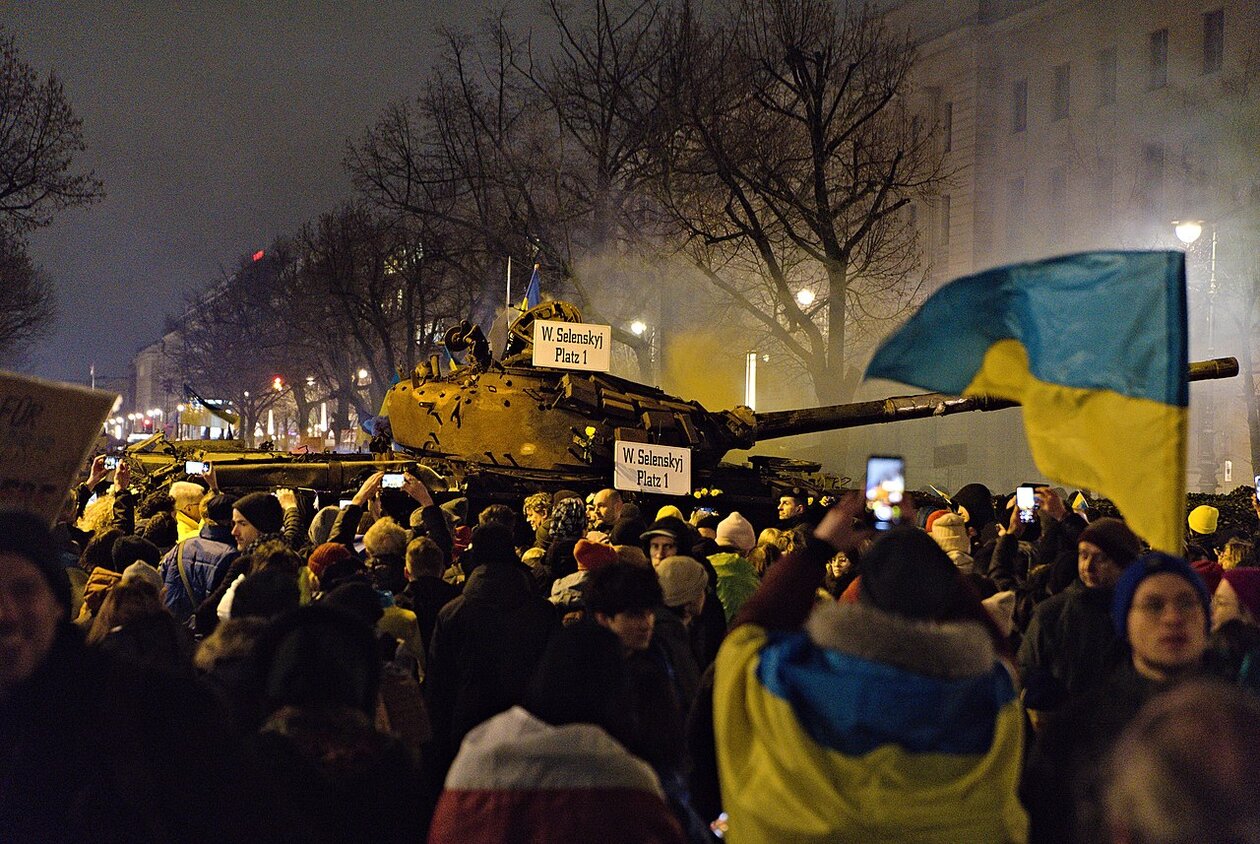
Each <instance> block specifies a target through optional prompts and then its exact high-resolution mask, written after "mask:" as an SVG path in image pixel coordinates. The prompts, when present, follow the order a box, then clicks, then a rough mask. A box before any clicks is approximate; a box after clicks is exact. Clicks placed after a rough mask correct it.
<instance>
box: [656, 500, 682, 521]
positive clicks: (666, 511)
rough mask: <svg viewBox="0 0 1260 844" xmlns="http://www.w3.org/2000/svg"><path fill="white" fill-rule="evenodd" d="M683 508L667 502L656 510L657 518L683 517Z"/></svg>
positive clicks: (658, 519)
mask: <svg viewBox="0 0 1260 844" xmlns="http://www.w3.org/2000/svg"><path fill="white" fill-rule="evenodd" d="M682 517H683V514H682V510H679V509H678V507H677V506H675V505H673V504H666V505H665V506H664V507H662V508H661V509H659V510H657V511H656V520H657V521H658V522H659V521H660V520H661V519H682Z"/></svg>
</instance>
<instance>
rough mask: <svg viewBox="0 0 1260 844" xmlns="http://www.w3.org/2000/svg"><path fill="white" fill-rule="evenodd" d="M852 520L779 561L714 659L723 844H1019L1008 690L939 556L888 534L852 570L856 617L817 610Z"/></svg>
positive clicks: (839, 516) (917, 537)
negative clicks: (732, 843)
mask: <svg viewBox="0 0 1260 844" xmlns="http://www.w3.org/2000/svg"><path fill="white" fill-rule="evenodd" d="M861 507H862V502H861V498H860V496H849V497H846V498H844V499H842V500H841V503H840V504H838V505H836V507H834V508H833V509H832V510H831V511H829V512H828V513H827V514H826V516H824V518H823V520H822V522H821V523H820V524H819V526H818V528H817V529H816V531H815V532H814V533H813V535H811V536H809V537H808V538H807V540H806V544H805V546H804V547H803V548H799V549H797V550H794V551H793V552H791V553H790V554H789V555H788V556H787V557H785V558H784V559H783V560H781V561H780V562H778V563H776V564H775V566H774V567H773V568H771V569H770V571H769V572H768V573H767V575H766V579H765V581H764V583H763V585H762V588H761V589H760V590H759V591H758V592H757V594H756V595H754V596H753V597H752V599H750V600H749V601H748V602H747V603H746V604H745V605H744V607H743V609H742V610H741V612H740V615H739V616H737V617H736V620H735V626H734V627H733V628H732V630H731V632H730V633H729V634H728V635H727V638H726V641H725V642H724V643H723V645H722V649H721V652H720V653H719V655H718V660H717V670H716V675H715V679H714V704H713V713H714V728H715V737H716V746H717V758H718V767H719V774H720V779H721V789H722V802H723V808H724V809H725V810H726V811H727V812H728V814H729V829H730V833H729V834H730V836H731V837H732V838H733V839H734V838H735V837H736V836H737V835H738V838H739V840H741V841H745V842H748V841H752V842H761V841H764V842H771V841H797V842H824V841H838V840H843V841H876V840H878V841H904V840H914V841H929V842H933V841H939V842H955V841H1022V840H1023V838H1024V835H1025V833H1026V826H1027V818H1026V815H1025V814H1024V810H1023V808H1022V806H1021V805H1020V803H1019V800H1018V798H1017V796H1016V789H1017V785H1018V782H1019V775H1020V767H1021V763H1022V757H1023V729H1024V727H1023V714H1022V711H1021V709H1020V707H1019V701H1018V697H1017V695H1016V690H1015V683H1014V679H1013V677H1012V674H1011V671H1010V669H1009V668H1008V666H1007V665H1006V664H1005V663H1004V661H1003V660H1002V659H1001V657H1000V655H999V654H1000V651H999V645H1000V636H999V634H997V632H996V631H995V630H994V628H993V625H992V621H991V620H990V619H989V618H988V616H987V615H986V614H985V612H984V609H983V608H982V607H981V606H980V605H979V601H978V600H977V599H976V597H975V595H974V593H972V592H971V591H970V590H969V589H968V588H967V587H966V585H965V584H964V583H963V581H962V578H961V575H960V574H959V572H958V571H957V569H956V567H955V566H954V565H953V563H951V562H950V560H949V558H948V557H947V556H946V555H945V553H944V552H943V551H941V549H940V548H939V547H938V546H937V545H936V544H935V543H934V542H933V541H932V539H931V538H930V537H929V536H928V535H927V534H926V533H924V532H923V531H921V530H919V529H917V528H913V527H900V528H893V529H891V530H889V531H888V532H887V533H886V534H884V535H883V536H881V537H880V538H879V539H877V540H875V542H874V544H873V545H872V546H871V547H870V550H869V551H868V552H867V553H866V554H865V555H864V556H863V557H862V559H861V572H862V577H861V581H860V586H859V588H858V595H859V597H858V600H857V601H856V602H854V603H836V602H823V603H821V604H817V605H815V594H816V591H817V589H818V587H819V586H820V585H821V584H822V581H823V575H824V571H825V566H826V562H827V560H828V559H829V558H830V557H831V556H832V555H834V554H835V553H836V552H837V551H843V552H845V553H853V552H854V550H855V548H856V546H857V544H858V543H859V542H860V541H861V540H862V539H863V538H864V537H865V536H867V535H868V534H869V531H859V530H858V529H856V528H855V527H854V521H855V516H856V515H857V514H858V513H859V512H860V510H861ZM854 701H860V702H861V705H860V706H854V705H853V702H854ZM947 701H948V703H947ZM751 770H755V771H756V776H755V777H750V776H749V775H748V772H749V771H751ZM785 806H790V807H791V809H790V810H785Z"/></svg>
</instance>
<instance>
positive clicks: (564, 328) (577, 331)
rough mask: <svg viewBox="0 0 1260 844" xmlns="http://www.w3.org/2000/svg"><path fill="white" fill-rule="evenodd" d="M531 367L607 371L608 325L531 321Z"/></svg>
mask: <svg viewBox="0 0 1260 844" xmlns="http://www.w3.org/2000/svg"><path fill="white" fill-rule="evenodd" d="M534 366H549V367H552V368H554V369H584V370H587V371H589V372H607V371H608V370H609V368H611V366H612V326H611V325H592V324H590V323H585V322H551V321H549V320H545V319H540V320H535V321H534Z"/></svg>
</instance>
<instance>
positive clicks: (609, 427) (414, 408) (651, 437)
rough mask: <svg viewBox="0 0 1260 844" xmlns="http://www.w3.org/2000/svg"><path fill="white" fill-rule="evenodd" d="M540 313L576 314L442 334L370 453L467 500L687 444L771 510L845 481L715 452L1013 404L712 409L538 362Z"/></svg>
mask: <svg viewBox="0 0 1260 844" xmlns="http://www.w3.org/2000/svg"><path fill="white" fill-rule="evenodd" d="M538 320H547V321H552V322H567V323H580V322H581V315H580V313H579V312H578V309H577V308H576V307H574V306H573V305H571V304H569V303H566V302H559V301H553V302H545V303H543V304H541V305H538V306H536V307H534V308H531V309H530V310H528V311H526V312H525V313H524V314H522V315H521V316H520V317H519V318H517V319H516V320H515V322H514V323H513V324H512V325H511V327H510V329H509V337H508V342H507V346H506V349H505V352H504V355H503V357H502V359H496V358H495V357H493V355H492V354H491V352H490V346H489V343H488V342H487V340H486V338H485V336H484V335H483V333H482V331H481V330H480V328H478V327H477V326H476V325H471V324H469V323H468V322H463V323H461V324H459V325H457V326H455V327H453V328H452V329H450V330H449V331H447V332H446V335H445V337H444V342H445V345H446V348H447V350H448V352H450V353H451V355H452V359H454V356H456V355H460V354H463V355H464V357H465V363H464V364H463V365H459V366H457V367H455V368H454V369H453V370H450V369H449V368H448V371H447V372H443V371H442V365H441V360H440V358H439V357H438V355H436V354H435V355H433V356H432V357H431V358H430V359H429V360H428V361H426V362H424V363H422V364H421V365H420V366H418V367H416V369H415V370H414V371H413V372H412V373H411V374H410V376H409V377H404V378H402V379H401V380H400V381H399V383H398V384H396V385H394V386H393V387H392V388H391V389H390V391H389V393H388V394H387V396H386V398H385V401H384V403H383V405H382V408H381V416H380V417H378V419H377V430H376V434H377V437H378V442H377V450H384V449H385V448H386V447H387V446H388V447H389V448H392V449H394V450H401V451H402V452H404V453H406V454H407V455H408V456H409V457H411V458H413V459H415V460H416V461H417V462H418V463H420V464H422V465H424V466H427V467H429V468H431V469H433V470H434V471H435V472H436V473H437V474H438V475H441V476H442V477H444V478H446V479H448V480H449V481H450V482H451V485H452V487H453V488H459V489H462V490H464V491H465V494H467V495H468V496H469V497H470V498H473V499H478V500H483V501H490V500H509V499H515V500H519V498H520V497H521V496H522V495H525V494H528V493H529V492H533V491H536V490H538V489H551V490H554V489H558V488H562V487H571V488H578V489H592V488H598V487H602V486H609V485H611V481H612V478H613V467H614V452H613V447H614V443H616V442H618V441H621V442H627V443H631V442H632V443H652V444H657V445H668V446H679V447H684V448H688V449H690V452H691V461H692V488H693V490H699V491H706V490H707V491H710V492H714V493H715V494H716V491H720V492H721V494H722V495H723V504H724V505H726V509H729V508H730V507H732V506H735V505H741V506H746V505H747V504H760V505H763V506H764V505H765V504H766V502H768V501H770V500H772V499H773V498H775V497H777V496H778V495H779V494H782V493H784V492H787V491H792V490H797V491H802V492H805V493H807V494H819V493H824V492H826V491H827V490H828V489H833V488H835V487H837V486H838V485H839V481H840V479H838V478H836V477H834V476H828V475H825V474H823V473H822V472H821V471H820V470H821V467H820V466H819V464H817V463H811V462H805V461H799V460H791V459H786V458H779V457H768V456H753V457H750V458H749V460H748V463H746V464H738V465H737V464H732V463H727V462H724V461H723V458H724V457H725V456H726V454H727V453H728V452H730V451H732V450H737V449H748V448H751V447H752V446H753V445H755V444H756V443H759V442H764V441H767V440H771V439H776V438H780V437H788V436H793V435H796V434H805V433H812V432H818V431H827V430H835V429H840V428H849V427H855V426H860V425H870V424H877V423H882V422H891V421H896V420H901V419H918V418H924V417H929V416H942V415H947V414H952V413H961V412H966V411H976V410H980V411H984V410H997V409H1002V408H1007V407H1013V406H1015V405H1014V403H1013V402H1008V401H1001V400H997V399H990V398H985V397H974V398H960V397H958V396H949V395H945V394H941V393H928V394H922V395H912V396H899V397H894V398H887V399H881V400H877V401H867V402H858V403H853V404H842V405H833V406H830V407H818V408H809V409H800V410H788V411H777V412H769V413H756V412H754V411H752V410H751V409H749V408H747V407H743V406H741V407H736V408H734V409H733V410H722V411H717V412H713V411H709V410H707V409H705V408H704V407H703V406H702V405H701V404H700V403H699V402H695V401H688V400H686V399H683V398H679V397H677V396H672V395H669V394H668V393H666V392H664V391H663V390H660V389H658V388H655V387H650V386H646V385H643V384H639V383H636V382H634V381H630V380H628V379H625V378H620V377H617V376H615V375H610V374H608V373H602V372H586V371H575V370H567V371H566V370H561V369H551V368H544V367H537V366H535V365H534V364H533V363H532V359H531V358H532V355H531V352H532V342H533V326H534V323H535V322H536V321H538ZM1237 371H1238V366H1237V361H1235V360H1234V359H1232V358H1224V359H1218V360H1214V361H1207V362H1203V363H1196V364H1193V365H1192V366H1191V378H1192V379H1193V380H1201V379H1207V378H1224V377H1229V376H1231V375H1234V374H1237Z"/></svg>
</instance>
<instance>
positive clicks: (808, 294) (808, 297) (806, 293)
mask: <svg viewBox="0 0 1260 844" xmlns="http://www.w3.org/2000/svg"><path fill="white" fill-rule="evenodd" d="M796 304H798V305H800V306H801V307H802V308H808V307H809V306H810V305H812V304H814V291H812V290H810V289H809V288H808V287H802V288H801V289H800V290H798V291H796Z"/></svg>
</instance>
